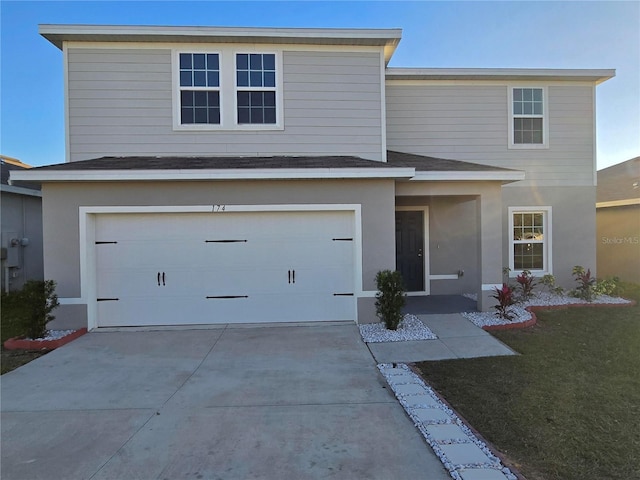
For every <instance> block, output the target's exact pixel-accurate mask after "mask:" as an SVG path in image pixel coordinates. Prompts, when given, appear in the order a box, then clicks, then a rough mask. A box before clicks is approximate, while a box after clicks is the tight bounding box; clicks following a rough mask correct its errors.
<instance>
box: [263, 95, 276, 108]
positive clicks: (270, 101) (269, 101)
mask: <svg viewBox="0 0 640 480" xmlns="http://www.w3.org/2000/svg"><path fill="white" fill-rule="evenodd" d="M263 98H264V106H265V107H267V106H268V107H275V106H276V92H264V93H263Z"/></svg>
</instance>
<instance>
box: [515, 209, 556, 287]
mask: <svg viewBox="0 0 640 480" xmlns="http://www.w3.org/2000/svg"><path fill="white" fill-rule="evenodd" d="M550 257H551V207H509V268H510V269H511V272H512V274H513V275H517V274H519V273H520V272H522V271H523V270H530V271H531V272H536V273H551V258H550Z"/></svg>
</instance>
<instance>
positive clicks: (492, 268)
mask: <svg viewBox="0 0 640 480" xmlns="http://www.w3.org/2000/svg"><path fill="white" fill-rule="evenodd" d="M476 210H477V218H478V222H477V229H478V263H479V270H480V284H479V285H478V291H477V293H478V310H480V311H482V312H487V311H490V310H492V309H493V306H494V305H495V304H496V303H497V302H496V300H495V299H494V298H491V295H493V293H494V291H495V288H494V287H496V286H501V285H502V258H503V257H502V190H501V187H500V184H497V185H492V184H487V186H486V189H483V193H481V194H480V195H479V196H478V198H477V201H476Z"/></svg>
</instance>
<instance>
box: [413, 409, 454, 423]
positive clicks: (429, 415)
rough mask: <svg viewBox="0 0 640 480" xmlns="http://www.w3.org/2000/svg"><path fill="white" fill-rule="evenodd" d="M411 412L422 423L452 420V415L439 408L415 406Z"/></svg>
mask: <svg viewBox="0 0 640 480" xmlns="http://www.w3.org/2000/svg"><path fill="white" fill-rule="evenodd" d="M411 413H413V414H414V415H415V416H416V418H417V419H418V420H419V421H421V422H422V423H434V422H446V421H451V417H450V416H449V415H448V414H447V413H446V412H444V411H442V410H440V409H439V408H414V409H411Z"/></svg>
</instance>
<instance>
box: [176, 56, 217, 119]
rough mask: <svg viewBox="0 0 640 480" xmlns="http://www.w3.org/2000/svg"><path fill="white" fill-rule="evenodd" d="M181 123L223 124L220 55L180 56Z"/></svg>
mask: <svg viewBox="0 0 640 480" xmlns="http://www.w3.org/2000/svg"><path fill="white" fill-rule="evenodd" d="M179 64H180V77H179V78H180V80H179V82H180V123H181V124H182V125H190V124H210V125H211V124H213V125H217V124H220V59H219V55H218V54H217V53H180V54H179Z"/></svg>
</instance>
